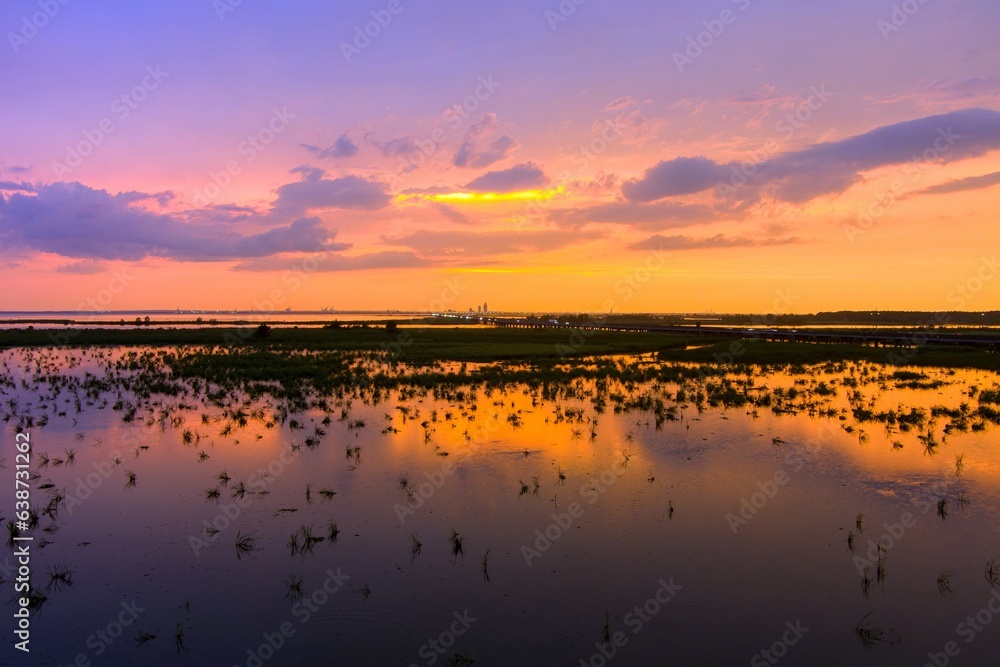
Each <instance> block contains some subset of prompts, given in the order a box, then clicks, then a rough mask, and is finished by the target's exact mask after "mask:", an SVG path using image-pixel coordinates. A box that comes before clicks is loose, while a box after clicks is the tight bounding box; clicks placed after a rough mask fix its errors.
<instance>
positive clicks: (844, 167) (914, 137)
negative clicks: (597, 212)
mask: <svg viewBox="0 0 1000 667" xmlns="http://www.w3.org/2000/svg"><path fill="white" fill-rule="evenodd" d="M996 149H1000V112H997V111H993V110H990V109H966V110H964V111H954V112H951V113H947V114H941V115H936V116H927V117H925V118H918V119H915V120H909V121H903V122H900V123H895V124H892V125H885V126H883V127H879V128H876V129H874V130H871V131H869V132H865V133H864V134H859V135H856V136H853V137H849V138H847V139H842V140H839V141H831V142H826V143H821V144H815V145H813V146H809V147H807V148H803V149H801V150H796V151H791V152H788V153H783V154H781V155H777V156H775V157H774V158H771V159H770V160H766V161H765V162H762V163H760V164H759V165H756V166H755V167H754V171H753V173H752V174H750V175H749V176H747V178H746V179H745V180H746V183H745V187H748V188H750V189H751V190H753V189H762V188H768V187H769V188H771V190H772V191H773V194H774V196H775V197H777V198H778V199H781V200H784V201H788V202H793V203H802V202H806V201H809V200H811V199H815V198H816V197H819V196H822V195H828V194H837V193H840V192H843V191H844V190H846V189H847V188H849V187H851V186H852V185H853V184H855V183H857V182H858V181H860V180H861V175H862V173H863V172H865V171H870V170H873V169H877V168H880V167H885V166H890V165H896V164H903V163H907V162H912V161H916V162H918V163H921V162H934V161H938V162H943V163H946V162H954V161H957V160H962V159H966V158H972V157H979V156H981V155H984V154H985V153H988V152H989V151H992V150H996ZM739 168H740V165H737V164H736V163H729V164H719V163H717V162H715V161H713V160H711V159H709V158H706V157H693V158H675V159H673V160H669V161H665V162H660V163H659V164H657V165H656V166H654V167H652V168H650V169H648V170H647V171H646V173H645V174H643V176H642V177H641V178H639V179H632V180H630V181H626V182H625V183H624V184H623V185H622V194H623V195H625V197H626V198H627V199H629V200H630V201H637V202H650V201H657V200H659V199H664V198H666V197H674V196H678V195H685V194H694V193H697V192H702V191H704V190H708V189H709V188H713V187H716V186H717V185H722V184H726V183H731V175H732V174H733V173H734V171H738V170H739Z"/></svg>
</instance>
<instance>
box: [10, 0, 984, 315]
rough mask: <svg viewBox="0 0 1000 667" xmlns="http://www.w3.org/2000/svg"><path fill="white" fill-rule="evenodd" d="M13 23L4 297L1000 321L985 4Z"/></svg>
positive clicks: (30, 5)
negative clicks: (872, 313) (953, 316)
mask: <svg viewBox="0 0 1000 667" xmlns="http://www.w3.org/2000/svg"><path fill="white" fill-rule="evenodd" d="M0 32H2V34H3V36H4V40H3V42H4V43H3V45H2V46H0V67H2V70H0V71H2V76H3V80H4V82H5V84H6V86H5V104H4V105H3V106H2V107H0V122H2V123H3V126H4V127H5V128H7V129H8V131H7V133H6V135H5V141H4V142H3V144H2V146H0V281H2V283H3V285H4V286H5V288H6V289H5V290H4V293H3V296H2V298H0V310H6V311H11V310H64V311H78V310H79V311H83V310H94V309H95V308H93V307H92V305H91V304H97V305H98V307H99V308H97V309H104V310H143V309H162V310H170V309H173V308H175V307H176V306H177V304H178V303H183V304H185V307H187V308H192V309H205V310H213V309H220V308H222V309H225V308H238V309H244V310H251V309H258V310H265V309H273V310H284V309H286V308H292V309H294V310H317V311H318V310H320V309H321V308H324V307H326V308H329V307H331V306H333V307H336V308H338V309H342V310H389V309H393V310H411V311H435V310H448V309H452V310H455V311H458V312H465V311H466V309H468V308H469V304H475V305H473V306H472V307H473V308H477V309H479V312H491V311H490V310H489V303H490V302H493V307H494V308H502V310H504V311H506V312H522V311H536V312H573V311H577V312H605V313H607V312H612V311H613V312H614V313H619V312H650V313H652V312H657V313H675V312H725V313H768V312H775V313H809V312H817V311H834V310H873V309H888V310H928V311H945V310H971V311H986V310H992V309H998V308H1000V280H998V279H997V274H998V273H1000V264H998V263H997V259H996V257H995V254H994V253H995V250H994V249H995V248H996V244H997V240H998V238H1000V236H998V233H997V223H998V220H997V215H998V213H997V206H996V202H997V195H998V193H1000V74H998V73H1000V44H998V43H997V40H996V35H997V34H1000V6H998V5H997V4H996V3H995V2H992V1H988V0H966V1H963V2H928V3H916V2H913V3H898V2H888V1H887V2H874V3H873V2H868V1H862V0H846V1H845V2H841V3H836V4H835V5H834V4H811V3H795V2H792V1H791V0H774V1H772V2H768V3H764V2H758V1H757V0H719V1H717V2H712V3H689V4H678V3H655V2H651V1H649V0H623V1H622V2H617V3H610V2H601V1H600V0H591V1H589V2H576V1H575V0H574V1H573V2H569V1H567V2H562V3H560V2H556V1H552V2H546V1H542V0H513V1H512V2H508V3H503V4H493V5H489V6H483V5H481V4H476V5H472V4H457V3H449V4H447V5H441V4H434V3H427V2H410V1H409V0H390V1H385V0H375V1H373V2H358V1H351V2H343V3H332V4H325V3H315V2H305V1H303V0H292V1H291V2H287V3H282V4H280V5H276V4H273V3H247V2H235V1H234V0H216V1H215V2H212V1H209V0H179V1H178V2H175V3H170V4H165V5H160V4H155V5H149V4H131V3H111V2H95V3H65V4H64V3H61V2H53V3H45V2H38V0H32V1H26V0H13V1H11V2H8V3H5V6H4V8H3V10H0ZM486 294H488V295H489V301H487V300H486V299H485V298H483V297H482V296H477V295H486ZM500 304H502V305H500Z"/></svg>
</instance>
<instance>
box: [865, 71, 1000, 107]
mask: <svg viewBox="0 0 1000 667" xmlns="http://www.w3.org/2000/svg"><path fill="white" fill-rule="evenodd" d="M997 98H1000V77H996V76H991V77H981V76H970V77H967V78H965V79H955V78H952V77H946V78H943V79H937V80H936V81H933V82H931V83H930V84H928V85H926V86H924V87H923V88H912V89H910V90H906V91H903V92H901V93H895V94H892V95H887V96H885V97H881V98H870V99H873V100H874V101H875V102H877V103H880V104H896V103H899V102H915V103H917V104H919V105H920V106H922V107H924V108H932V107H942V106H943V107H949V106H954V105H955V103H958V102H960V103H962V105H963V106H970V105H989V104H995V103H996V100H997Z"/></svg>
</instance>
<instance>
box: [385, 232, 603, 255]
mask: <svg viewBox="0 0 1000 667" xmlns="http://www.w3.org/2000/svg"><path fill="white" fill-rule="evenodd" d="M596 238H600V234H597V233H596V232H578V233H575V234H567V233H566V232H565V231H560V230H540V231H528V232H517V231H496V232H466V231H443V232H437V231H429V230H420V231H417V232H414V233H412V234H408V235H406V236H400V237H395V238H388V237H383V239H382V243H385V244H386V245H397V246H404V247H407V248H411V249H412V250H415V251H416V252H418V253H420V254H421V255H425V256H432V257H482V256H485V255H503V254H510V253H538V252H546V251H549V250H557V249H559V248H564V247H566V246H569V245H573V244H575V243H579V242H582V241H590V240H593V239H596Z"/></svg>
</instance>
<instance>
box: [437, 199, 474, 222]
mask: <svg viewBox="0 0 1000 667" xmlns="http://www.w3.org/2000/svg"><path fill="white" fill-rule="evenodd" d="M434 210H435V211H437V212H438V213H440V214H441V215H442V216H443V217H445V218H447V219H448V220H451V221H452V222H457V223H459V224H461V225H471V224H473V222H472V220H469V218H468V217H466V216H465V215H464V214H463V213H462V212H461V211H459V210H458V209H457V208H455V207H454V206H448V205H447V204H442V203H440V202H435V203H434Z"/></svg>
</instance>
